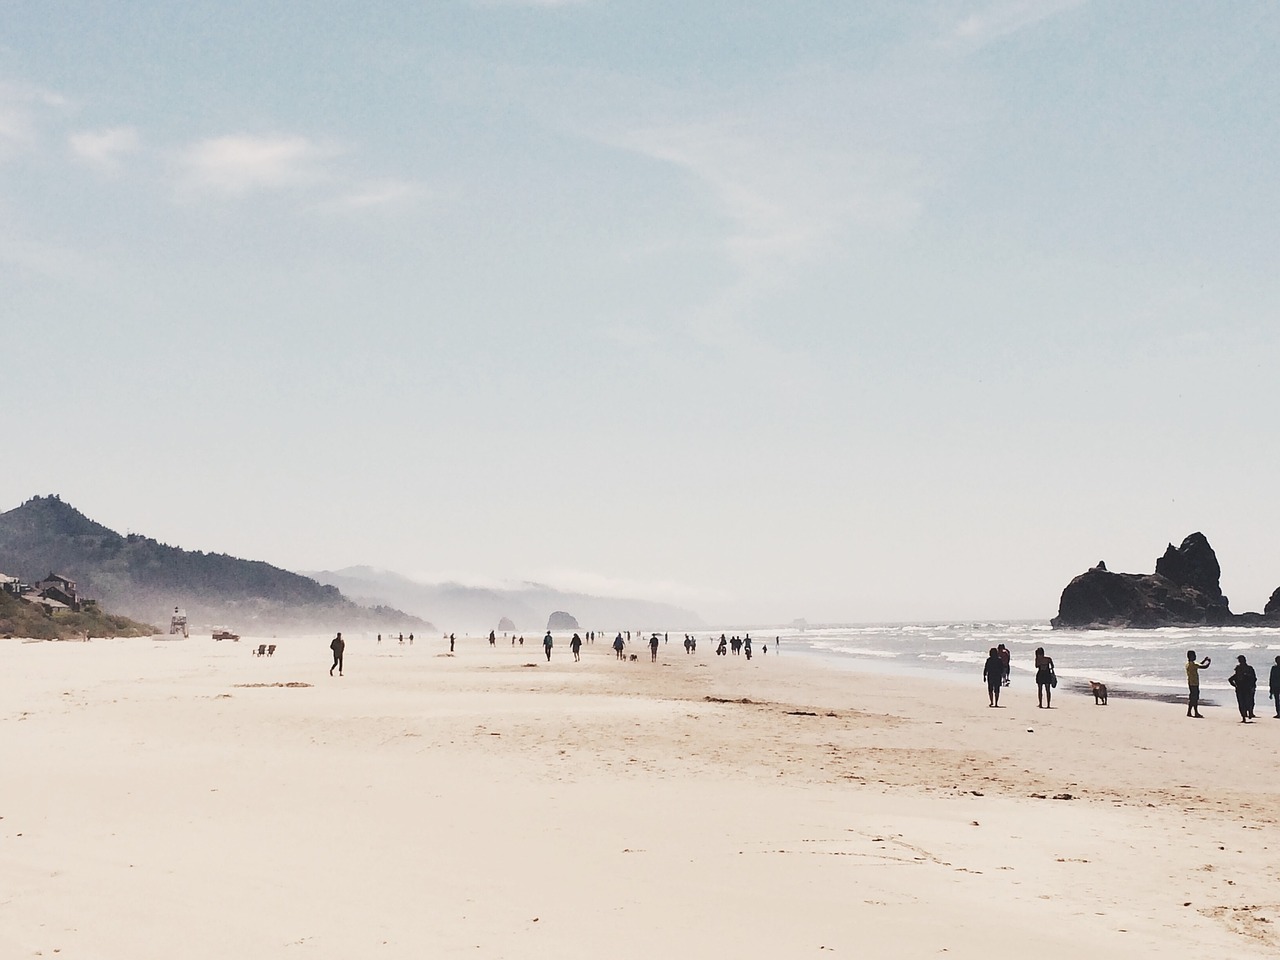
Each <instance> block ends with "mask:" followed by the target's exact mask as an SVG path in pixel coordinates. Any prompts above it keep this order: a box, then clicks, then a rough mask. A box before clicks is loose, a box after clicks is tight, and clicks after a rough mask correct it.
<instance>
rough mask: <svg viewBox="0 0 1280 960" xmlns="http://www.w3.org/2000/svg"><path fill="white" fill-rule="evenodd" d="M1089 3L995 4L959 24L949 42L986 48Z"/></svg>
mask: <svg viewBox="0 0 1280 960" xmlns="http://www.w3.org/2000/svg"><path fill="white" fill-rule="evenodd" d="M1086 2H1088V0H1010V2H1005V3H997V4H993V5H991V6H988V7H987V8H986V9H984V10H981V11H979V12H977V13H972V14H970V15H969V16H967V17H965V18H964V19H963V20H961V21H960V22H959V23H957V24H956V25H955V27H954V28H953V29H952V31H951V35H950V37H949V40H950V41H951V43H952V44H954V45H957V46H964V47H969V48H978V47H983V46H985V45H987V44H989V43H992V42H994V41H996V40H1000V39H1003V38H1004V37H1008V36H1011V35H1012V34H1015V33H1017V32H1019V31H1020V30H1025V29H1027V28H1028V27H1032V26H1035V25H1036V24H1038V23H1040V22H1041V21H1043V20H1048V19H1049V18H1050V17H1056V16H1057V15H1058V14H1060V13H1064V12H1066V11H1067V10H1072V9H1074V8H1076V7H1079V6H1083V5H1084V4H1085V3H1086Z"/></svg>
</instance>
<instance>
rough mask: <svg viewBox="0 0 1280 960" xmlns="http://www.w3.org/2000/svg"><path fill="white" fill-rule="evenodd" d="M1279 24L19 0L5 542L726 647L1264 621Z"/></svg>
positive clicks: (1239, 7)
mask: <svg viewBox="0 0 1280 960" xmlns="http://www.w3.org/2000/svg"><path fill="white" fill-rule="evenodd" d="M1278 147H1280V4H1276V3H1274V2H1271V0H1262V2H1255V3H1250V2H1231V3H1217V4H1208V3H1179V2H1168V0H1159V2H1140V0H1133V2H1125V3H1114V2H1108V3H1102V2H1095V3H1082V2H1071V0H1045V2H1037V0H1012V2H925V3H905V2H878V3H877V2H862V3H860V2H836V0H828V2H808V0H786V2H782V0H774V2H768V3H760V2H750V0H735V2H720V0H699V2H690V0H680V2H665V0H650V2H643V3H642V2H624V0H579V2H556V0H538V2H535V0H526V2H519V0H471V2H468V0H421V2H416V3H408V2H401V3H383V4H371V3H354V2H345V3H342V2H330V0H305V2H302V0H299V2H277V3H272V4H262V3H259V2H254V3H248V2H231V0H220V2H217V3H212V2H205V0H186V2H183V3H173V2H171V0H166V2H142V0H109V2H108V0H102V2H58V0H31V2H27V0H6V2H5V4H4V5H3V8H0V419H2V420H3V422H4V424H5V428H6V432H5V440H4V444H3V449H4V450H5V451H6V453H5V455H4V456H3V458H0V509H8V508H10V507H13V506H16V505H17V504H18V503H20V502H21V501H22V500H24V499H26V498H27V497H28V496H30V495H32V494H34V493H51V492H58V493H60V494H61V495H62V496H63V498H64V499H66V500H69V501H70V502H72V503H73V504H75V505H76V506H78V507H79V508H80V509H82V510H84V511H85V512H86V513H88V514H89V515H90V516H92V517H94V518H95V519H98V520H100V521H102V522H104V523H106V524H108V525H110V526H113V527H116V528H117V529H121V530H136V531H140V532H145V533H148V534H151V535H153V536H156V537H158V538H159V539H161V540H163V541H166V542H169V543H173V544H176V545H180V546H184V547H188V548H193V549H206V550H217V551H226V552H229V553H233V554H237V555H241V556H247V557H252V558H255V559H264V560H268V561H271V562H273V563H277V564H280V565H283V566H287V567H291V568H294V569H299V568H304V569H308V568H321V567H338V566H345V565H348V564H354V563H370V564H374V565H379V566H385V567H389V568H393V569H397V570H400V571H402V572H405V573H408V574H412V575H418V576H423V577H427V578H432V579H435V578H441V579H444V578H449V579H458V580H462V581H465V582H493V581H500V580H508V579H538V580H543V581H546V582H549V583H552V584H554V585H558V586H562V587H567V588H581V589H588V590H597V591H601V592H603V591H616V592H622V593H627V594H632V595H639V596H646V597H650V598H653V599H664V600H674V601H678V602H682V603H685V604H687V605H689V606H691V607H693V608H694V609H696V610H698V611H699V612H701V613H702V614H703V616H704V617H706V618H708V619H715V620H737V621H744V620H746V621H761V620H789V619H791V618H792V617H798V616H805V617H808V618H809V619H811V620H820V619H827V620H830V619H840V620H879V619H913V618H925V617H929V618H948V617H953V618H981V617H990V618H995V617H1012V616H1025V617H1048V616H1050V615H1052V614H1053V613H1054V612H1056V608H1057V600H1058V594H1059V592H1060V590H1061V588H1062V586H1063V585H1064V584H1065V583H1066V581H1067V580H1068V579H1069V578H1070V577H1071V576H1073V575H1074V574H1076V573H1079V572H1081V571H1082V570H1084V569H1085V568H1086V567H1087V566H1089V565H1091V564H1093V563H1095V562H1096V561H1097V560H1098V559H1100V558H1104V559H1105V560H1106V561H1107V563H1108V565H1109V566H1110V567H1111V568H1112V569H1133V570H1143V571H1149V570H1150V569H1151V568H1152V564H1153V562H1154V559H1155V556H1156V555H1157V554H1158V553H1159V552H1160V551H1161V550H1162V549H1163V546H1164V544H1165V542H1166V541H1167V540H1170V539H1173V540H1175V541H1177V540H1180V539H1181V537H1182V536H1184V535H1185V534H1187V533H1190V532H1191V531H1193V530H1197V529H1198V530H1203V531H1204V532H1205V533H1206V534H1207V535H1208V536H1209V538H1210V540H1211V542H1212V543H1213V544H1214V546H1215V547H1216V548H1217V550H1218V553H1219V557H1220V559H1221V561H1222V563H1223V566H1224V584H1223V586H1224V589H1225V591H1226V592H1227V593H1228V595H1229V596H1230V597H1231V599H1232V603H1233V607H1234V608H1235V609H1237V610H1241V609H1247V608H1251V609H1260V608H1261V606H1262V604H1263V603H1264V602H1265V600H1266V598H1267V596H1268V595H1269V594H1270V592H1271V590H1272V589H1274V588H1275V587H1276V586H1277V585H1280V537H1277V530H1278V528H1280V490H1278V488H1277V481H1278V480H1280V444H1277V442H1276V435H1277V434H1276V431H1277V421H1276V417H1277V411H1278V410H1280V402H1278V401H1280V388H1278V386H1277V383H1280V379H1278V378H1277V374H1276V371H1277V369H1278V368H1280V315H1278V310H1277V308H1278V307H1280V262H1278V261H1280V236H1278V233H1280V230H1278V225H1280V190H1278V189H1277V182H1276V181H1277V174H1278V173H1280V156H1278V153H1277V149H1278Z"/></svg>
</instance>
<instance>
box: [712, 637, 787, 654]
mask: <svg viewBox="0 0 1280 960" xmlns="http://www.w3.org/2000/svg"><path fill="white" fill-rule="evenodd" d="M774 646H775V647H776V646H777V639H776V638H775V639H774ZM760 652H761V653H768V652H769V644H767V643H764V644H761V646H760ZM729 653H732V654H733V655H734V656H735V657H736V656H737V655H738V654H739V653H741V654H742V655H743V656H745V657H746V658H747V659H748V660H750V659H751V634H749V633H748V634H746V635H745V636H742V637H739V636H737V635H735V636H732V637H728V638H727V639H726V637H725V635H724V634H723V633H722V634H720V642H719V643H718V644H716V656H717V657H724V656H727V655H728V654H729Z"/></svg>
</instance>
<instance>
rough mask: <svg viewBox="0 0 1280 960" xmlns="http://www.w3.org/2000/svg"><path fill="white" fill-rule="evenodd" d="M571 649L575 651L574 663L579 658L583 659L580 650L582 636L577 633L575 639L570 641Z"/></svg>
mask: <svg viewBox="0 0 1280 960" xmlns="http://www.w3.org/2000/svg"><path fill="white" fill-rule="evenodd" d="M569 649H570V650H572V651H573V662H574V663H577V662H578V661H579V660H581V659H582V656H581V653H580V651H581V650H582V638H581V637H580V636H578V635H577V634H576V633H575V634H574V635H573V639H572V640H570V641H569Z"/></svg>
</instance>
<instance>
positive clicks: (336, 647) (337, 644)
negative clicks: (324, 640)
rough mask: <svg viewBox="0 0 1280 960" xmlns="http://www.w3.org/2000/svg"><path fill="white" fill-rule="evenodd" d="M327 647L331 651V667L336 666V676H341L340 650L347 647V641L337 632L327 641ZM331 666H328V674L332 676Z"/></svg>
mask: <svg viewBox="0 0 1280 960" xmlns="http://www.w3.org/2000/svg"><path fill="white" fill-rule="evenodd" d="M329 649H330V650H332V651H333V667H337V668H338V676H342V651H343V650H345V649H347V642H346V641H345V640H343V639H342V634H341V633H339V634H338V635H337V636H336V637H334V638H333V640H332V641H330V643H329ZM333 667H330V668H329V676H331V677H332V676H333Z"/></svg>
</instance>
